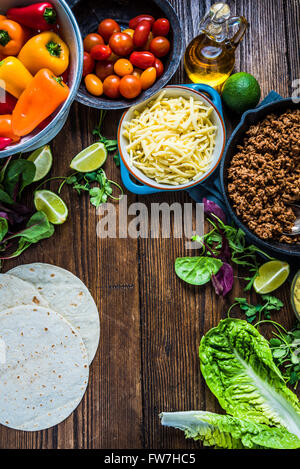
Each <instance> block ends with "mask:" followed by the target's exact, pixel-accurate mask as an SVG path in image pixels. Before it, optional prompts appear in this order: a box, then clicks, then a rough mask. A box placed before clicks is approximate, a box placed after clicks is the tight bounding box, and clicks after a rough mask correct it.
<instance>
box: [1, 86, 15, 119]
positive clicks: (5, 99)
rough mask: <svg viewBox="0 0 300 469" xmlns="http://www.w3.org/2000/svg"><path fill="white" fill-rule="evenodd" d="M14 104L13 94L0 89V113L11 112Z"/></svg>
mask: <svg viewBox="0 0 300 469" xmlns="http://www.w3.org/2000/svg"><path fill="white" fill-rule="evenodd" d="M16 104H17V99H16V98H15V97H14V96H12V95H11V94H9V93H8V92H7V91H4V90H2V89H0V115H3V114H12V112H13V110H14V108H15V106H16Z"/></svg>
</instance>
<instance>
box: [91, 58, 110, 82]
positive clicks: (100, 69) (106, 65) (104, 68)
mask: <svg viewBox="0 0 300 469" xmlns="http://www.w3.org/2000/svg"><path fill="white" fill-rule="evenodd" d="M95 73H96V75H97V77H99V78H100V80H102V81H103V80H104V79H105V78H106V77H108V76H109V75H113V73H114V64H113V63H112V62H108V61H107V60H101V61H100V62H96V70H95Z"/></svg>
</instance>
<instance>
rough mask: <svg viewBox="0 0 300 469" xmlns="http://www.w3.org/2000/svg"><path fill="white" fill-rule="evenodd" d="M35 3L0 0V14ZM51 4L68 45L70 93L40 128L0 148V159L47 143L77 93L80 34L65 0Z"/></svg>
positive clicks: (23, 0)
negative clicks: (13, 143) (45, 124)
mask: <svg viewBox="0 0 300 469" xmlns="http://www.w3.org/2000/svg"><path fill="white" fill-rule="evenodd" d="M32 3H39V1H37V0H35V1H33V0H1V7H0V13H5V11H6V10H7V9H8V8H11V7H17V6H24V5H30V4H32ZM51 3H52V4H53V6H54V7H55V9H56V11H57V14H58V20H59V24H60V26H61V35H62V37H63V39H64V40H65V41H66V43H67V44H68V46H69V48H70V67H69V87H70V94H69V96H68V99H67V100H66V101H65V102H64V103H63V104H62V105H61V106H60V107H59V108H58V109H57V110H56V111H55V115H54V117H53V120H52V121H51V122H50V124H49V125H47V127H45V129H43V130H40V131H38V130H35V131H34V132H32V133H31V134H29V135H27V136H25V137H23V138H22V139H21V141H20V142H19V143H18V144H16V145H11V146H9V147H7V148H6V149H5V150H2V151H0V158H5V157H7V156H10V155H14V154H15V153H20V152H28V151H33V150H35V149H36V148H39V147H41V146H43V145H46V143H48V142H50V140H52V139H53V138H54V137H56V135H57V134H58V133H59V132H60V130H61V129H62V127H63V126H64V124H65V122H66V120H67V117H68V115H69V112H70V108H71V104H72V103H73V101H74V99H75V96H76V94H77V91H78V88H79V85H80V81H81V75H82V66H83V46H82V40H81V34H80V30H79V27H78V24H77V22H76V19H75V17H74V15H73V13H72V11H71V9H70V8H69V6H68V5H67V3H66V2H65V0H51Z"/></svg>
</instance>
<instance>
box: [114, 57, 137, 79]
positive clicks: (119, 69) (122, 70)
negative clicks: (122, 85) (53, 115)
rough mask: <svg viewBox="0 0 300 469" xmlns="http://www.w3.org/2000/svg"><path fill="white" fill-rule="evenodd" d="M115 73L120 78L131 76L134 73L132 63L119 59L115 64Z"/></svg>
mask: <svg viewBox="0 0 300 469" xmlns="http://www.w3.org/2000/svg"><path fill="white" fill-rule="evenodd" d="M114 71H115V73H116V74H117V75H119V77H124V76H125V75H131V74H132V72H133V66H132V63H131V62H129V60H127V59H119V60H117V61H116V62H115V65H114Z"/></svg>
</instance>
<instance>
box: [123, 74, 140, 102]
mask: <svg viewBox="0 0 300 469" xmlns="http://www.w3.org/2000/svg"><path fill="white" fill-rule="evenodd" d="M141 91H142V83H141V80H140V79H139V78H138V77H135V76H134V75H126V76H125V77H123V78H121V81H120V93H121V95H122V96H124V98H127V99H132V98H136V97H137V96H138V95H139V94H140V93H141Z"/></svg>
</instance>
